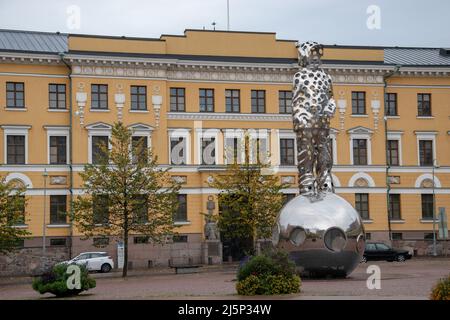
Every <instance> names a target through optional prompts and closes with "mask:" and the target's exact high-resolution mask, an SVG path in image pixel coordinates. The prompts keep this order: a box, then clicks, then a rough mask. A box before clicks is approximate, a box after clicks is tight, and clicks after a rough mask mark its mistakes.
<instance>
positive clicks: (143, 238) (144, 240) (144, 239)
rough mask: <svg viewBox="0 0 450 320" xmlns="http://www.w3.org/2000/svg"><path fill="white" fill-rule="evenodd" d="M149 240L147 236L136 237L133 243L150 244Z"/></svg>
mask: <svg viewBox="0 0 450 320" xmlns="http://www.w3.org/2000/svg"><path fill="white" fill-rule="evenodd" d="M149 239H150V238H149V237H147V236H136V237H134V238H133V242H134V244H145V243H148V240H149Z"/></svg>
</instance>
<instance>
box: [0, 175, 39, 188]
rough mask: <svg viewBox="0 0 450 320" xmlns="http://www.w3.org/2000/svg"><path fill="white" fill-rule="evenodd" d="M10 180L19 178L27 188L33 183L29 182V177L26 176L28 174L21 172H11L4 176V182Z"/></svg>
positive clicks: (31, 186)
mask: <svg viewBox="0 0 450 320" xmlns="http://www.w3.org/2000/svg"><path fill="white" fill-rule="evenodd" d="M11 180H20V181H22V182H23V184H24V185H25V187H26V188H27V189H31V188H33V183H32V182H31V179H30V178H28V176H26V175H24V174H23V173H19V172H12V173H10V174H8V175H7V176H6V178H5V181H6V183H8V182H10V181H11Z"/></svg>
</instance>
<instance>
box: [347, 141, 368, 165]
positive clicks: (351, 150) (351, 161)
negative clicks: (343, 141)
mask: <svg viewBox="0 0 450 320" xmlns="http://www.w3.org/2000/svg"><path fill="white" fill-rule="evenodd" d="M355 139H366V140H367V165H369V166H370V165H371V164H372V141H371V140H372V139H371V134H370V133H351V134H350V163H351V164H352V165H354V163H353V140H355Z"/></svg>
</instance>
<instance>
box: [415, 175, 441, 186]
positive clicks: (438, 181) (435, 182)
mask: <svg viewBox="0 0 450 320" xmlns="http://www.w3.org/2000/svg"><path fill="white" fill-rule="evenodd" d="M426 179H429V180H433V175H432V174H430V173H425V174H422V175H421V176H419V177H418V178H417V179H416V182H415V183H414V187H416V188H420V185H421V184H422V182H423V181H424V180H426ZM434 184H435V185H434V187H435V188H441V187H442V186H441V181H440V180H439V179H438V177H436V175H435V176H434Z"/></svg>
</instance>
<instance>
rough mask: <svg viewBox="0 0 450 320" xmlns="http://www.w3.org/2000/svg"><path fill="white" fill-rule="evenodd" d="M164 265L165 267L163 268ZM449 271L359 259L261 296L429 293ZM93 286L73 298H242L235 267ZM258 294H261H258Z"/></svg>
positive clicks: (9, 291)
mask: <svg viewBox="0 0 450 320" xmlns="http://www.w3.org/2000/svg"><path fill="white" fill-rule="evenodd" d="M372 264H376V265H378V266H379V267H380V269H381V289H380V290H376V289H374V290H369V289H368V288H367V286H366V281H367V277H368V276H369V274H367V273H366V271H367V267H368V266H369V265H372ZM167 271H168V270H167ZM449 273H450V259H444V258H433V259H413V260H409V261H407V262H405V263H398V262H370V263H367V264H361V265H359V267H358V268H357V269H356V270H355V271H354V272H353V273H352V274H351V276H350V277H348V278H347V279H329V280H324V279H322V280H310V279H303V280H302V292H301V293H300V294H296V295H287V296H276V297H274V296H271V297H261V298H263V299H274V298H277V299H427V298H428V296H429V293H430V290H431V288H432V286H433V285H434V284H435V283H436V281H437V280H438V279H439V278H442V277H444V276H446V275H448V274H449ZM94 277H95V278H96V279H97V287H96V288H95V289H92V290H89V291H88V292H86V293H83V294H81V295H79V296H78V297H76V298H75V299H227V300H229V299H242V298H244V297H240V296H237V295H236V294H235V292H236V291H235V284H236V282H235V270H234V268H230V267H228V268H219V269H208V268H206V270H205V271H204V272H200V273H196V274H178V275H176V274H169V273H168V272H158V273H149V272H140V273H139V272H138V273H135V274H134V275H132V276H130V277H129V278H127V279H122V278H120V277H119V274H117V273H116V274H109V275H102V274H95V275H94ZM49 298H52V295H50V294H46V295H39V294H38V293H36V292H34V291H33V290H32V289H31V285H30V284H29V283H26V284H25V283H22V284H0V299H49ZM258 298H259V297H258Z"/></svg>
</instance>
